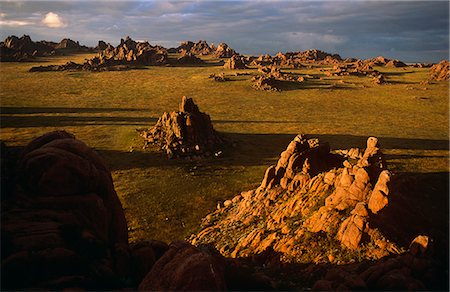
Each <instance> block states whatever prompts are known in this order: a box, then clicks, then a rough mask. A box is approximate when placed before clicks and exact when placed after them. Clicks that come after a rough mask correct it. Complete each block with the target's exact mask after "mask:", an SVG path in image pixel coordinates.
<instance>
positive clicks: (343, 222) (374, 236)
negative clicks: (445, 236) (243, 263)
mask: <svg viewBox="0 0 450 292" xmlns="http://www.w3.org/2000/svg"><path fill="white" fill-rule="evenodd" d="M390 178H391V174H390V172H389V171H388V170H386V164H385V162H384V159H383V154H382V153H381V150H380V147H379V144H378V140H377V139H376V138H374V137H371V138H369V139H368V140H367V147H366V149H365V150H363V151H361V150H359V149H357V148H352V149H349V150H340V151H334V152H330V148H329V145H328V144H326V143H322V142H320V141H319V140H318V139H308V138H307V137H306V136H305V135H298V136H297V137H295V139H294V140H293V141H291V142H290V143H289V145H288V146H287V148H286V150H285V151H283V152H282V153H281V155H280V158H279V160H278V162H277V164H276V165H272V166H270V167H269V168H267V170H266V172H265V174H264V178H263V180H262V182H261V185H260V186H259V187H258V188H257V189H254V190H250V191H245V192H242V193H240V194H238V195H236V196H235V197H233V198H230V199H229V200H226V201H225V202H223V203H221V204H219V205H218V207H217V210H216V211H215V212H213V213H211V214H209V215H207V216H206V217H205V218H204V219H203V221H202V226H203V230H201V231H200V232H199V233H198V234H196V235H192V236H191V238H190V241H191V242H192V243H193V244H194V245H197V244H206V243H209V244H212V245H214V246H215V247H216V248H217V250H219V251H220V253H222V254H223V255H225V256H229V257H232V258H242V257H244V258H245V257H256V256H258V255H262V254H265V253H267V252H269V251H271V252H272V253H275V254H279V255H280V260H281V262H283V263H306V262H308V263H321V264H322V265H318V266H315V267H316V268H318V269H320V268H319V267H326V265H325V264H326V263H330V264H332V265H330V266H329V267H330V268H324V269H323V270H322V272H320V274H321V275H322V276H319V277H317V274H316V276H315V277H314V276H311V277H312V278H314V279H315V280H314V281H313V283H315V284H314V285H313V290H342V289H350V290H352V289H363V290H365V289H369V290H370V289H378V290H385V289H388V290H389V289H425V287H433V285H434V283H433V281H434V279H435V278H432V277H436V275H437V274H439V272H438V273H437V274H436V273H435V274H434V276H430V275H431V274H428V276H425V271H427V273H433V272H431V270H430V269H432V268H431V266H432V262H433V261H432V260H431V258H430V257H429V256H425V254H426V253H427V252H426V250H427V246H428V242H429V239H428V237H427V236H418V237H417V238H416V239H414V240H413V243H412V244H411V246H410V248H409V249H410V251H409V252H406V253H405V252H404V251H405V250H404V249H403V248H402V247H400V246H398V245H397V244H396V243H394V242H392V241H390V240H388V239H387V238H386V237H385V235H384V234H383V233H382V231H381V230H380V229H378V228H377V227H376V226H380V225H379V224H378V225H377V224H375V223H374V222H376V220H375V221H374V220H373V219H382V218H385V217H383V216H382V215H380V214H381V213H383V211H384V210H385V209H386V208H387V207H388V205H389V203H390V201H391V196H395V195H394V194H390V190H389V189H390ZM380 216H381V217H380ZM386 224H392V222H391V223H388V222H386ZM356 258H359V260H356V262H355V259H356ZM361 260H371V261H372V262H368V261H362V262H360V261H361ZM373 260H375V261H373ZM333 267H334V268H333ZM311 271H314V268H313V267H312V266H311V265H310V266H308V267H307V268H304V270H302V269H301V268H300V270H299V271H298V274H299V276H298V277H305V279H306V278H308V276H307V275H305V274H304V273H311ZM300 275H303V276H300ZM318 279H320V280H318ZM310 280H311V279H310ZM425 283H426V285H425ZM427 285H428V286H427Z"/></svg>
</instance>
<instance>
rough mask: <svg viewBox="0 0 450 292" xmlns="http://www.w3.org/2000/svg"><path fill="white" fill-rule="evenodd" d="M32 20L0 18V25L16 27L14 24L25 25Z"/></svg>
mask: <svg viewBox="0 0 450 292" xmlns="http://www.w3.org/2000/svg"><path fill="white" fill-rule="evenodd" d="M31 24H33V22H31V21H25V20H3V19H2V20H0V25H4V26H10V27H16V26H25V25H31Z"/></svg>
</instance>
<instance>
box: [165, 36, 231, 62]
mask: <svg viewBox="0 0 450 292" xmlns="http://www.w3.org/2000/svg"><path fill="white" fill-rule="evenodd" d="M170 51H171V52H174V53H175V52H178V53H183V52H184V53H191V54H194V55H201V56H205V55H213V56H215V57H217V58H231V57H232V56H233V55H237V53H236V51H235V50H233V49H232V48H230V47H229V46H228V45H227V44H226V43H220V44H219V45H218V46H217V47H215V46H214V44H211V45H209V44H208V43H207V42H206V41H204V40H199V41H198V42H196V43H194V42H192V41H185V42H182V43H181V44H180V46H178V48H175V49H173V50H172V49H171V50H170Z"/></svg>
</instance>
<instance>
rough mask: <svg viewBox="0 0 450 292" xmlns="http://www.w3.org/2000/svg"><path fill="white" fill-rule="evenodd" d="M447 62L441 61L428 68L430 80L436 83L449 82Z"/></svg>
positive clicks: (449, 75)
mask: <svg viewBox="0 0 450 292" xmlns="http://www.w3.org/2000/svg"><path fill="white" fill-rule="evenodd" d="M449 78H450V71H449V62H448V61H447V60H442V61H441V62H439V63H438V64H435V65H433V66H432V67H431V68H430V79H431V80H436V81H442V80H449Z"/></svg>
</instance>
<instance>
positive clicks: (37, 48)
mask: <svg viewBox="0 0 450 292" xmlns="http://www.w3.org/2000/svg"><path fill="white" fill-rule="evenodd" d="M54 50H55V49H54V48H53V47H52V46H50V45H48V44H45V43H42V42H33V41H32V40H31V38H30V36H28V35H23V36H22V37H20V38H18V37H16V36H14V35H13V36H8V37H7V38H6V39H5V40H4V41H3V42H2V43H1V44H0V61H1V62H18V61H19V62H20V61H29V60H30V59H31V58H33V57H35V56H38V55H40V56H42V55H44V54H50V53H52V52H53V51H54Z"/></svg>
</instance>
